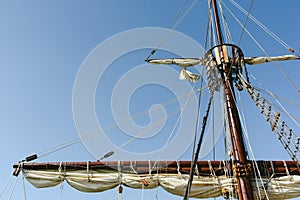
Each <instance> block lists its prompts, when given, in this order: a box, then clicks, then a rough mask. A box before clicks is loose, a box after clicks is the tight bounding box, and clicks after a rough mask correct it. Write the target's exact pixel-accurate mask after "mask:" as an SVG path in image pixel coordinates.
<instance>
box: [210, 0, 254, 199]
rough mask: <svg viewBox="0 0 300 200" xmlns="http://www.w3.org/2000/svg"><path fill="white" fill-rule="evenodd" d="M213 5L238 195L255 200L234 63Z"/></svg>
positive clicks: (215, 5) (213, 4)
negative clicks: (231, 68) (234, 89)
mask: <svg viewBox="0 0 300 200" xmlns="http://www.w3.org/2000/svg"><path fill="white" fill-rule="evenodd" d="M212 7H213V12H214V21H215V26H216V33H217V39H218V43H219V44H218V51H219V55H220V62H221V64H220V65H219V69H220V73H221V77H222V82H223V88H224V95H225V104H226V111H227V118H228V125H229V131H230V136H231V143H232V148H233V149H232V150H233V156H234V160H235V165H234V174H235V176H236V179H237V183H238V196H239V199H240V200H253V194H252V191H253V190H252V185H251V182H250V175H249V172H248V171H250V170H249V166H250V167H251V165H247V158H246V151H245V144H244V141H243V136H242V129H241V122H240V119H239V114H238V110H237V107H236V104H235V96H234V92H233V87H232V86H233V80H232V73H231V70H230V69H229V68H230V67H231V65H232V63H230V62H227V63H226V62H225V60H226V59H225V58H226V57H225V56H226V55H228V53H227V52H226V48H223V38H222V32H221V27H220V19H219V14H218V9H217V4H216V0H212Z"/></svg>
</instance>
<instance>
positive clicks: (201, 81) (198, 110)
mask: <svg viewBox="0 0 300 200" xmlns="http://www.w3.org/2000/svg"><path fill="white" fill-rule="evenodd" d="M203 72H204V67H203V68H202V75H201V79H200V88H202V85H203ZM201 96H202V91H200V92H199V96H198V105H197V116H196V128H195V133H194V143H193V151H192V155H194V154H195V149H196V140H197V132H198V126H199V114H200V109H201Z"/></svg>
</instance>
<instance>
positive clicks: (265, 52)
mask: <svg viewBox="0 0 300 200" xmlns="http://www.w3.org/2000/svg"><path fill="white" fill-rule="evenodd" d="M221 2H222V4H223V5H224V6H225V8H226V10H227V11H228V12H229V13H230V14H231V15H232V17H233V18H234V19H235V20H236V21H237V22H238V24H239V25H240V26H243V25H242V23H241V21H240V20H239V19H238V18H237V17H236V16H235V15H234V13H233V12H232V11H231V10H230V9H229V8H228V7H227V6H226V4H224V3H223V1H221ZM250 17H251V15H250ZM244 30H245V32H246V33H247V34H248V36H249V37H250V38H251V39H252V40H253V41H254V43H255V44H256V45H257V46H258V47H259V48H260V49H261V50H262V52H263V53H264V54H265V55H266V56H267V57H270V55H269V54H268V53H267V51H266V50H265V49H264V48H263V47H262V45H261V44H260V43H259V42H258V41H257V40H256V39H255V38H254V36H253V35H252V34H251V33H250V32H249V31H248V30H247V29H246V28H245V29H244ZM272 63H273V64H274V65H275V67H276V68H277V70H278V71H279V72H280V73H281V74H282V75H283V77H284V78H285V79H286V80H287V81H288V82H289V83H290V85H291V86H292V87H293V88H294V89H295V90H296V91H297V92H298V93H299V94H300V89H299V87H298V86H297V85H296V84H295V83H294V82H293V81H292V80H291V79H290V78H289V77H288V76H287V74H286V73H284V71H283V70H282V69H281V68H280V67H279V65H278V64H277V62H275V61H272Z"/></svg>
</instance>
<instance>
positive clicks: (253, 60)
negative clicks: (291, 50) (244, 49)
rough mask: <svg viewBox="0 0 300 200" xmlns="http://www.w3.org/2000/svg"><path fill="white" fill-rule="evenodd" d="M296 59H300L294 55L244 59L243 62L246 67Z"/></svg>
mask: <svg viewBox="0 0 300 200" xmlns="http://www.w3.org/2000/svg"><path fill="white" fill-rule="evenodd" d="M297 59H300V57H299V56H295V55H283V56H273V57H245V58H244V62H245V63H246V64H248V65H256V64H262V63H266V62H273V61H284V60H297Z"/></svg>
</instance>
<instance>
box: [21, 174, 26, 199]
mask: <svg viewBox="0 0 300 200" xmlns="http://www.w3.org/2000/svg"><path fill="white" fill-rule="evenodd" d="M24 178H25V177H24V174H23V173H22V187H23V194H24V200H26V188H25V183H24Z"/></svg>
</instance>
